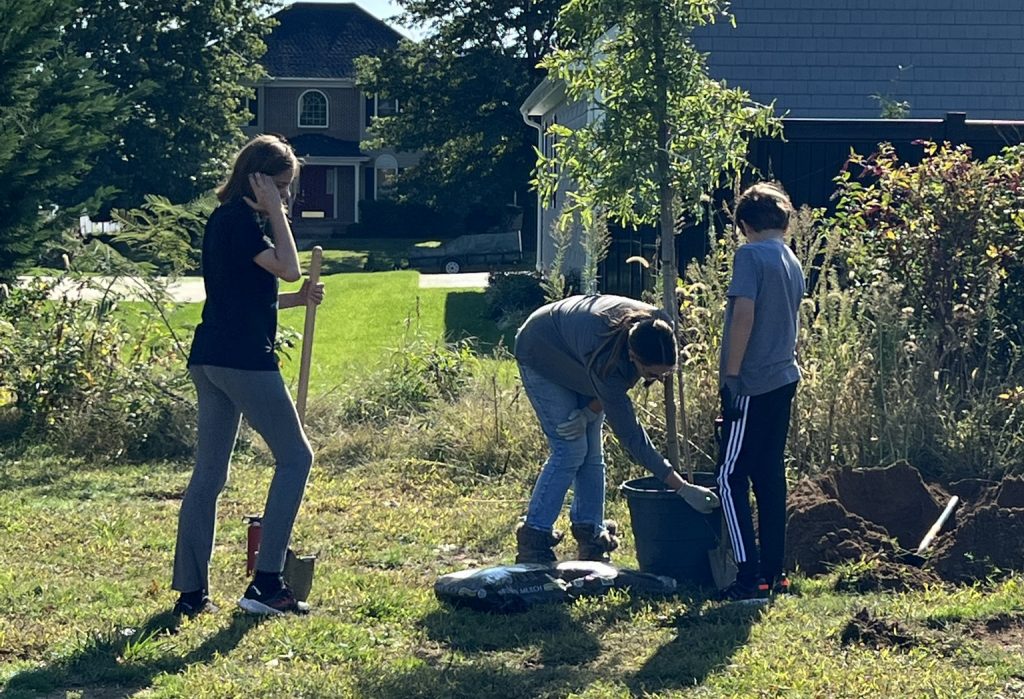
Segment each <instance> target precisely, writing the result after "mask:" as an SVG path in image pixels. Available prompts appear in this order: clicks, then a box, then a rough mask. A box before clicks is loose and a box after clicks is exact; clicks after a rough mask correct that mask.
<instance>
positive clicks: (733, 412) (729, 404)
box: [718, 376, 743, 422]
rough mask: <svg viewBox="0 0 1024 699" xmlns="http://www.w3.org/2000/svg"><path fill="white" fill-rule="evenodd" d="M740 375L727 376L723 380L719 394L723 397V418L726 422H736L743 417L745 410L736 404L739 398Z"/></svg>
mask: <svg viewBox="0 0 1024 699" xmlns="http://www.w3.org/2000/svg"><path fill="white" fill-rule="evenodd" d="M739 383H740V380H739V377H738V376H726V377H725V378H724V379H723V380H722V388H720V389H719V391H718V395H719V397H720V398H721V399H722V419H723V420H725V421H726V422H734V421H736V420H739V419H740V418H741V417H743V411H742V410H740V408H739V406H738V405H737V404H736V401H737V399H738V398H739Z"/></svg>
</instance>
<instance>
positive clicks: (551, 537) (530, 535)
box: [516, 522, 563, 563]
mask: <svg viewBox="0 0 1024 699" xmlns="http://www.w3.org/2000/svg"><path fill="white" fill-rule="evenodd" d="M562 537H563V534H562V532H559V531H551V532H546V531H543V530H540V529H534V528H533V527H528V526H526V523H525V522H520V523H519V525H518V526H517V527H516V563H554V562H555V561H557V560H558V557H557V556H556V555H555V551H554V547H555V546H556V545H557V544H558V542H560V541H561V540H562Z"/></svg>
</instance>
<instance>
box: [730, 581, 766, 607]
mask: <svg viewBox="0 0 1024 699" xmlns="http://www.w3.org/2000/svg"><path fill="white" fill-rule="evenodd" d="M769 592H770V588H769V586H768V583H766V582H765V581H764V580H756V581H754V582H746V581H744V580H740V579H738V578H737V579H736V580H733V582H732V584H731V585H729V586H728V587H727V588H725V589H724V590H722V591H721V592H719V593H718V599H719V600H721V601H722V602H747V603H764V602H767V601H768V596H769Z"/></svg>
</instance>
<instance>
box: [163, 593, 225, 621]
mask: <svg viewBox="0 0 1024 699" xmlns="http://www.w3.org/2000/svg"><path fill="white" fill-rule="evenodd" d="M219 611H220V607H218V606H217V605H216V604H214V603H213V601H212V600H210V598H209V597H203V598H202V599H201V600H199V602H198V603H190V602H187V601H185V596H184V595H182V596H181V597H179V598H178V601H177V602H175V603H174V608H173V609H171V614H173V615H174V616H176V617H178V618H179V619H180V618H181V617H185V618H188V619H195V618H196V617H197V616H199V615H200V614H216V613H217V612H219Z"/></svg>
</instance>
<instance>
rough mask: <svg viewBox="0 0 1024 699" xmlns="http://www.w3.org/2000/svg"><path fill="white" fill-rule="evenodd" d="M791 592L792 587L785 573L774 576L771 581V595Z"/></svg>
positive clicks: (789, 593)
mask: <svg viewBox="0 0 1024 699" xmlns="http://www.w3.org/2000/svg"><path fill="white" fill-rule="evenodd" d="M791 594H793V589H792V587H791V586H790V582H789V576H788V575H786V574H785V573H783V574H782V575H778V576H776V578H775V580H774V582H772V596H773V597H775V596H776V595H791Z"/></svg>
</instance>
